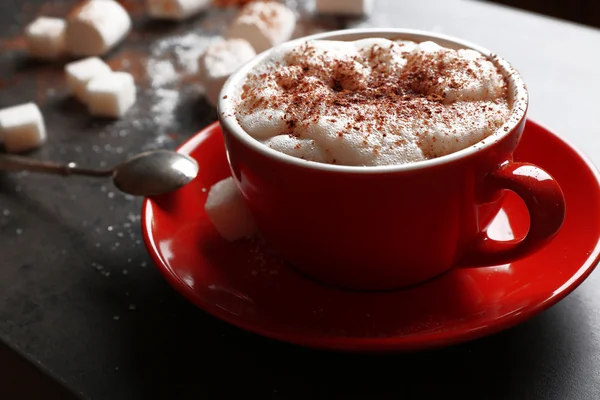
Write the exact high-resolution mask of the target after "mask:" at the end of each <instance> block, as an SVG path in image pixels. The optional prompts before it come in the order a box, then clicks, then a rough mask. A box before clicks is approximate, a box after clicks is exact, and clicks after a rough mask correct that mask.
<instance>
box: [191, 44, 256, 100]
mask: <svg viewBox="0 0 600 400" xmlns="http://www.w3.org/2000/svg"><path fill="white" fill-rule="evenodd" d="M254 56H256V52H255V51H254V48H253V47H252V45H250V43H248V42H247V41H246V40H244V39H229V40H225V41H220V42H216V43H213V44H211V45H210V46H209V47H208V49H207V50H206V52H205V53H204V54H203V55H202V56H201V57H200V60H199V63H198V69H199V71H200V80H201V81H202V84H203V85H204V89H205V96H206V99H207V100H208V101H209V102H210V103H211V104H212V105H213V106H216V105H217V102H218V100H219V93H220V92H221V88H222V87H223V84H224V83H225V81H226V80H227V78H229V75H231V74H232V73H233V72H235V71H236V70H237V69H238V68H240V67H241V66H242V65H244V64H245V63H246V62H248V61H250V60H251V59H252V58H254Z"/></svg>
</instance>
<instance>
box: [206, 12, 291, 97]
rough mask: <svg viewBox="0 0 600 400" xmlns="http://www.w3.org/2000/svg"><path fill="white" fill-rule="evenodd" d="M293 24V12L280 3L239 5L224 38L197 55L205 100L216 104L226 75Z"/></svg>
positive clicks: (275, 42)
mask: <svg viewBox="0 0 600 400" xmlns="http://www.w3.org/2000/svg"><path fill="white" fill-rule="evenodd" d="M295 27H296V16H295V15H294V12H293V11H292V10H290V9H289V8H287V7H286V6H284V5H283V4H280V3H276V2H274V1H253V2H249V3H248V4H246V5H245V6H244V7H242V8H241V9H240V11H239V12H238V14H237V15H236V17H235V18H234V20H233V22H232V23H231V25H230V26H229V27H228V29H227V33H226V35H225V38H224V39H223V40H221V41H217V42H216V43H214V44H213V45H211V46H209V48H208V49H207V51H206V52H205V53H204V54H203V55H202V56H201V57H200V60H199V65H198V69H199V71H200V75H199V77H200V81H201V82H202V84H203V85H204V88H205V96H206V99H207V100H208V102H209V103H210V104H212V105H213V106H216V105H217V102H218V100H219V93H220V91H221V88H222V86H223V84H224V83H225V81H226V80H227V78H229V76H230V75H231V74H232V73H233V72H235V71H236V70H237V69H238V68H240V67H241V66H242V65H244V64H245V63H246V62H248V61H250V60H251V59H252V58H253V57H254V56H256V54H257V53H260V52H263V51H265V50H268V49H270V48H271V47H273V46H275V45H278V44H280V43H283V42H285V41H287V40H289V39H290V38H291V37H292V33H293V32H294V29H295Z"/></svg>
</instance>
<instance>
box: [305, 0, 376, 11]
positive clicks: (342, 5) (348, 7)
mask: <svg viewBox="0 0 600 400" xmlns="http://www.w3.org/2000/svg"><path fill="white" fill-rule="evenodd" d="M374 2H375V0H317V2H316V5H315V8H316V11H317V13H319V14H340V15H368V14H370V13H371V11H372V10H373V3H374Z"/></svg>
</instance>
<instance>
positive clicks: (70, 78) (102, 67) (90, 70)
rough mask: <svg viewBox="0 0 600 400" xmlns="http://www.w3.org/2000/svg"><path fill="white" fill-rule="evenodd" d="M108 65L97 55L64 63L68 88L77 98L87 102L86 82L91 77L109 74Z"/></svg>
mask: <svg viewBox="0 0 600 400" xmlns="http://www.w3.org/2000/svg"><path fill="white" fill-rule="evenodd" d="M111 72H112V71H111V69H110V67H109V66H108V65H107V64H106V63H105V62H104V61H102V60H101V59H99V58H98V57H89V58H86V59H83V60H79V61H74V62H72V63H69V64H67V65H65V75H66V79H67V86H68V87H69V90H70V91H71V93H73V95H74V96H75V97H77V99H79V100H80V101H81V102H83V103H87V90H86V87H87V84H88V82H89V81H91V80H92V79H93V78H98V77H101V76H105V75H109V74H110V73H111Z"/></svg>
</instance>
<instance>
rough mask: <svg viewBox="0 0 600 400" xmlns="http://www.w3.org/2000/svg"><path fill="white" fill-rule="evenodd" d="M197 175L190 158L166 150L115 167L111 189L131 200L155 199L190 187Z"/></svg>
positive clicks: (137, 157)
mask: <svg viewBox="0 0 600 400" xmlns="http://www.w3.org/2000/svg"><path fill="white" fill-rule="evenodd" d="M197 174H198V163H197V162H196V160H194V159H193V158H191V157H189V156H187V155H184V154H180V153H176V152H173V151H168V150H156V151H149V152H145V153H141V154H138V155H136V156H135V157H132V158H130V159H129V160H127V161H125V162H123V163H122V164H120V165H118V166H117V167H116V168H115V169H114V172H113V182H114V184H115V186H116V187H117V188H118V189H119V190H121V191H123V192H125V193H129V194H132V195H134V196H158V195H161V194H165V193H169V192H172V191H174V190H177V189H179V188H180V187H182V186H185V185H187V184H188V183H190V182H191V181H192V180H193V179H194V178H195V177H196V175H197Z"/></svg>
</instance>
